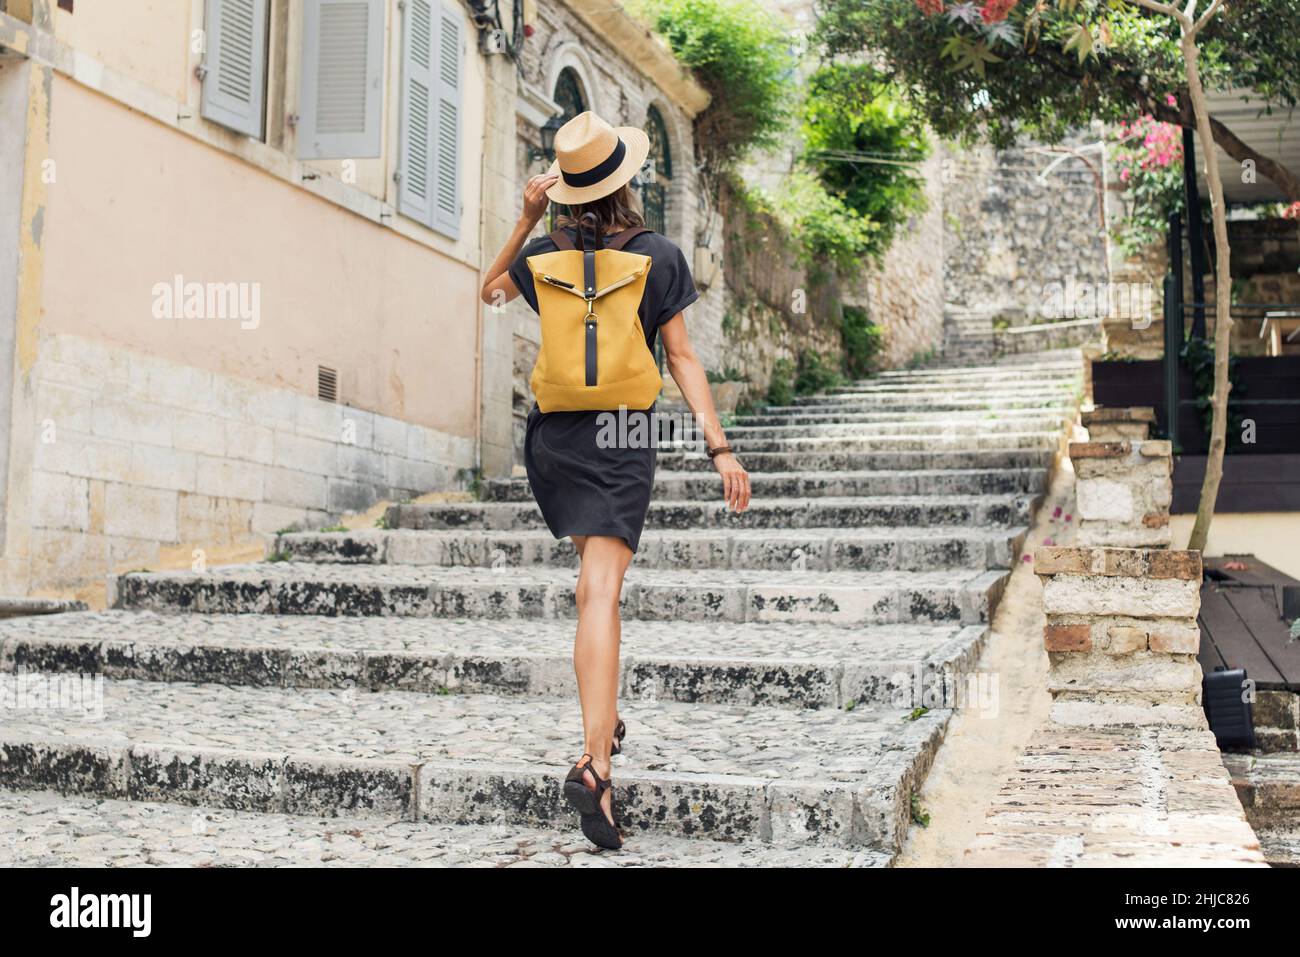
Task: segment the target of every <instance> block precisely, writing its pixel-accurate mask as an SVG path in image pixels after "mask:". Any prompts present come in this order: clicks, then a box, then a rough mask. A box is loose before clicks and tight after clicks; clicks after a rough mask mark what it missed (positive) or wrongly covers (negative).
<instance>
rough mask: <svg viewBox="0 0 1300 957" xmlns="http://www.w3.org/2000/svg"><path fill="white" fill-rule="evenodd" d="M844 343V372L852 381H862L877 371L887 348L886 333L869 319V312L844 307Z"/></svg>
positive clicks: (841, 323)
mask: <svg viewBox="0 0 1300 957" xmlns="http://www.w3.org/2000/svg"><path fill="white" fill-rule="evenodd" d="M840 336H841V339H842V340H843V343H844V372H845V374H846V375H848V376H849V378H851V379H862V378H865V377H866V376H869V375H871V374H872V373H873V372H875V371H876V363H877V361H878V360H879V359H880V353H881V352H882V351H883V349H884V347H885V336H884V331H883V330H882V329H881V328H880V326H878V325H876V324H875V323H874V322H872V321H871V320H870V319H869V318H867V310H865V309H862V308H859V307H857V306H844V307H843V318H842V319H841V320H840Z"/></svg>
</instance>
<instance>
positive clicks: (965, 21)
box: [818, 0, 1300, 202]
mask: <svg viewBox="0 0 1300 957" xmlns="http://www.w3.org/2000/svg"><path fill="white" fill-rule="evenodd" d="M1203 9H1204V7H1203ZM818 10H819V14H820V19H819V23H818V37H819V41H820V43H821V44H822V45H823V48H824V49H825V51H826V52H827V53H828V54H831V55H838V54H863V55H868V56H869V58H870V60H871V62H873V63H877V64H879V65H880V68H881V70H882V71H883V73H884V74H885V75H886V76H887V77H888V78H889V79H890V80H892V81H894V82H895V83H896V84H898V86H899V87H900V88H901V89H902V90H904V91H905V93H906V96H907V100H908V102H909V104H911V105H912V106H913V107H914V108H915V109H916V110H917V111H918V112H919V113H920V114H921V115H922V116H924V117H925V119H926V120H927V122H928V123H929V124H930V125H931V126H932V127H933V128H934V129H935V131H936V132H938V133H939V134H940V135H942V136H949V137H957V138H962V139H965V140H968V141H969V140H974V139H982V138H986V137H987V138H988V139H989V140H990V141H991V142H992V143H993V144H994V145H995V146H998V147H1007V146H1010V145H1011V144H1012V143H1013V142H1014V141H1015V140H1016V138H1017V137H1018V136H1020V135H1021V134H1027V135H1029V136H1032V137H1034V138H1036V139H1040V140H1044V141H1047V142H1055V141H1057V140H1059V139H1060V138H1061V137H1063V136H1064V135H1065V134H1066V132H1068V131H1069V130H1070V129H1072V128H1079V127H1082V126H1086V125H1087V123H1088V122H1089V121H1090V120H1092V119H1094V118H1100V119H1103V120H1106V121H1109V122H1119V121H1122V120H1131V119H1133V118H1134V116H1135V114H1140V113H1148V114H1150V115H1152V116H1154V117H1155V118H1156V119H1157V120H1160V121H1162V122H1165V123H1173V124H1176V125H1178V126H1182V127H1186V128H1189V129H1195V128H1196V113H1195V110H1194V109H1193V106H1192V97H1191V91H1190V89H1189V85H1188V79H1187V71H1186V68H1185V64H1184V58H1183V52H1182V46H1181V36H1182V35H1181V31H1180V27H1179V25H1178V23H1177V22H1176V20H1175V19H1174V18H1173V17H1170V16H1165V15H1163V14H1162V13H1161V12H1157V11H1155V10H1150V9H1143V8H1139V7H1138V6H1137V5H1135V4H1134V3H1131V2H1126V0H1019V2H1017V0H986V2H984V3H982V4H977V3H970V2H965V3H945V2H944V0H872V2H871V3H862V2H861V0H820V2H819V5H818ZM1197 45H1198V48H1199V56H1200V63H1199V68H1200V73H1201V80H1202V82H1203V83H1204V85H1205V87H1206V89H1209V90H1226V89H1229V88H1250V89H1253V90H1255V91H1257V92H1258V93H1259V95H1260V96H1261V97H1262V98H1264V99H1265V100H1267V101H1268V102H1269V103H1271V104H1272V105H1273V108H1277V107H1283V108H1289V107H1294V106H1296V104H1297V103H1298V102H1300V70H1297V69H1296V64H1297V63H1300V0H1249V2H1238V3H1232V4H1224V5H1221V7H1220V8H1219V9H1218V10H1217V11H1216V16H1215V17H1213V18H1212V19H1211V20H1210V21H1209V22H1208V23H1206V25H1205V26H1204V28H1203V29H1202V31H1201V32H1200V34H1199V35H1198V37H1197ZM1208 128H1209V130H1210V133H1211V136H1212V138H1213V140H1214V142H1216V143H1218V145H1219V146H1220V147H1222V148H1223V150H1224V152H1226V153H1227V154H1228V156H1230V157H1232V158H1233V159H1235V160H1237V161H1238V162H1242V161H1245V160H1250V161H1252V162H1254V164H1255V168H1256V170H1257V171H1258V173H1259V175H1260V176H1262V177H1264V178H1266V179H1268V180H1270V181H1271V182H1273V183H1275V184H1276V185H1277V187H1278V188H1279V189H1280V190H1281V191H1282V192H1283V193H1284V194H1285V195H1286V196H1287V197H1288V198H1289V200H1290V201H1291V202H1300V176H1298V175H1297V173H1296V172H1295V171H1293V170H1290V169H1288V168H1287V167H1285V166H1284V165H1282V164H1281V163H1279V162H1277V161H1276V160H1274V159H1273V158H1271V157H1270V156H1268V155H1267V150H1268V149H1269V146H1270V144H1268V143H1258V144H1252V143H1247V142H1245V141H1244V140H1242V139H1241V138H1240V137H1239V136H1238V135H1237V134H1236V133H1234V132H1233V131H1232V129H1231V127H1230V126H1229V125H1228V124H1227V123H1226V122H1224V121H1223V120H1220V119H1218V118H1216V117H1209V118H1208Z"/></svg>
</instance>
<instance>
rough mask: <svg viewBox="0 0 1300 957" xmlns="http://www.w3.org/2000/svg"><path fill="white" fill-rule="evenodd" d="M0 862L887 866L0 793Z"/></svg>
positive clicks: (853, 858)
mask: <svg viewBox="0 0 1300 957" xmlns="http://www.w3.org/2000/svg"><path fill="white" fill-rule="evenodd" d="M0 832H3V833H4V835H5V839H0V867H92V868H102V867H515V868H518V867H856V868H868V867H887V866H889V863H890V860H891V855H890V854H888V853H885V852H883V851H874V850H870V849H856V850H852V849H846V848H836V847H818V846H816V845H814V846H810V847H789V848H786V847H774V846H772V845H770V844H756V843H744V844H741V843H734V842H727V841H707V840H691V839H689V838H681V837H673V836H671V835H666V834H659V833H656V832H653V831H645V832H642V833H639V834H635V835H632V836H631V837H629V839H628V840H626V841H625V843H624V845H623V848H622V849H621V850H620V851H618V852H616V853H615V852H607V851H601V850H599V849H598V848H596V847H594V846H593V845H591V844H588V843H587V842H586V841H583V840H575V839H574V832H573V829H572V828H571V827H565V828H563V829H550V830H544V829H541V828H531V827H518V826H514V827H507V826H505V825H488V826H486V827H484V826H475V825H467V824H427V823H413V822H408V821H383V820H376V819H375V818H372V817H303V816H296V815H291V814H256V813H252V812H248V811H230V810H224V809H221V808H213V807H182V806H178V805H175V804H156V803H152V802H145V801H114V800H103V799H93V798H76V797H66V796H64V795H59V794H54V793H51V792H47V791H0Z"/></svg>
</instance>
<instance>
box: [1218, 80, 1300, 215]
mask: <svg viewBox="0 0 1300 957" xmlns="http://www.w3.org/2000/svg"><path fill="white" fill-rule="evenodd" d="M1206 98H1207V99H1208V100H1209V101H1210V115H1211V116H1214V117H1216V118H1217V119H1218V120H1219V121H1220V122H1222V123H1223V125H1224V126H1226V127H1228V129H1230V130H1232V132H1234V133H1236V134H1237V136H1238V137H1240V138H1241V140H1242V141H1243V142H1245V143H1248V144H1249V145H1250V146H1251V147H1252V148H1253V149H1254V150H1256V151H1257V152H1259V153H1262V154H1263V155H1264V156H1267V157H1269V158H1270V159H1274V160H1277V161H1278V162H1279V163H1281V164H1282V165H1283V166H1285V167H1286V168H1287V169H1289V170H1291V171H1292V172H1293V173H1297V174H1300V109H1297V110H1292V109H1291V108H1290V107H1287V106H1277V105H1275V106H1273V112H1272V113H1271V114H1268V113H1264V114H1261V112H1260V111H1261V110H1262V109H1263V108H1264V106H1265V105H1266V104H1265V102H1264V100H1263V99H1262V98H1261V97H1260V96H1259V95H1258V94H1257V93H1254V92H1253V91H1251V90H1233V91H1224V92H1213V91H1207V93H1206ZM1203 148H1204V147H1203V146H1202V144H1201V142H1200V139H1199V138H1198V139H1197V142H1196V149H1197V152H1198V154H1199V155H1204V154H1203V153H1201V151H1202V150H1203ZM1218 152H1219V175H1220V177H1221V178H1222V179H1223V196H1224V199H1225V200H1226V201H1227V203H1228V205H1230V206H1231V205H1233V204H1249V203H1277V202H1283V201H1285V200H1286V196H1285V195H1284V194H1283V193H1282V191H1281V190H1280V189H1278V187H1277V186H1276V185H1274V183H1273V182H1272V181H1271V180H1268V179H1265V178H1264V177H1263V176H1260V175H1258V174H1256V176H1255V182H1253V183H1243V182H1242V180H1241V177H1242V170H1241V163H1240V162H1239V161H1237V160H1235V159H1233V158H1232V157H1230V156H1229V155H1228V154H1227V153H1225V152H1224V151H1223V150H1222V149H1219V151H1218ZM1197 166H1198V184H1199V186H1200V190H1201V197H1202V198H1203V200H1204V201H1206V202H1208V201H1209V196H1210V190H1209V187H1208V186H1207V185H1206V182H1205V169H1204V165H1203V164H1202V163H1200V162H1198V163H1197Z"/></svg>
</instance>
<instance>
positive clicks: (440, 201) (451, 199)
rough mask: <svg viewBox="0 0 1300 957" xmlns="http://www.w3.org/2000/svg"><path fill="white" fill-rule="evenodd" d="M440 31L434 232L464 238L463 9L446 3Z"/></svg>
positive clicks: (442, 13)
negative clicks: (461, 183) (462, 185)
mask: <svg viewBox="0 0 1300 957" xmlns="http://www.w3.org/2000/svg"><path fill="white" fill-rule="evenodd" d="M440 19H441V22H440V24H439V30H438V62H437V68H438V73H437V76H436V80H437V91H438V96H437V127H436V130H437V148H436V150H435V154H434V156H435V162H434V194H433V223H432V224H431V225H432V226H433V228H434V229H436V230H438V231H439V232H441V233H446V234H447V235H448V236H451V237H452V238H453V239H454V238H456V237H458V236H459V235H460V205H461V204H460V152H461V149H460V141H461V137H460V112H461V85H462V78H461V74H462V70H461V49H462V45H463V42H462V37H461V33H462V26H463V21H462V19H461V15H460V9H459V8H458V7H453V6H452V5H450V4H448V3H444V4H443V6H442V11H441V17H440Z"/></svg>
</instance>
